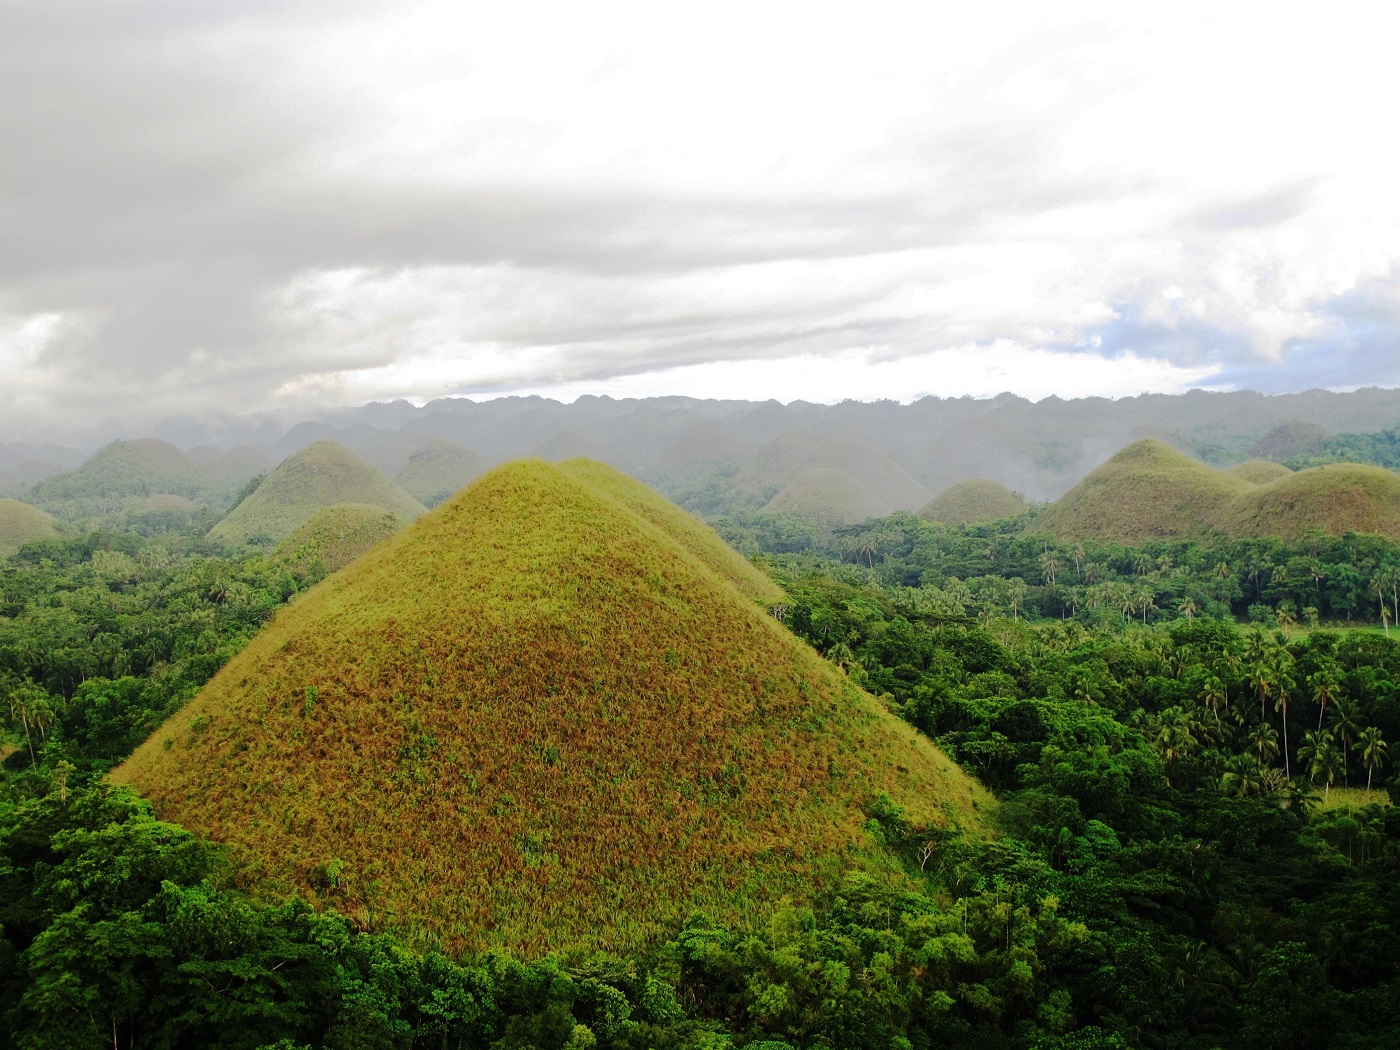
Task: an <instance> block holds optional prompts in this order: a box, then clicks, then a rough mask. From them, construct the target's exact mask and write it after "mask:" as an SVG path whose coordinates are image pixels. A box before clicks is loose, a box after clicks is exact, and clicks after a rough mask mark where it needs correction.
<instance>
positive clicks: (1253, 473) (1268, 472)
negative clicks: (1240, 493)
mask: <svg viewBox="0 0 1400 1050" xmlns="http://www.w3.org/2000/svg"><path fill="white" fill-rule="evenodd" d="M1225 473H1226V474H1233V475H1234V476H1235V477H1237V478H1243V479H1244V480H1245V481H1248V482H1249V483H1250V484H1252V485H1267V484H1268V483H1269V482H1271V481H1277V480H1278V479H1279V478H1286V477H1288V476H1289V475H1290V474H1292V473H1293V471H1291V470H1289V469H1288V468H1287V467H1285V466H1284V465H1283V464H1282V463H1272V462H1270V461H1269V460H1267V459H1250V460H1246V461H1245V462H1243V463H1236V464H1235V465H1234V466H1233V467H1226V468H1225Z"/></svg>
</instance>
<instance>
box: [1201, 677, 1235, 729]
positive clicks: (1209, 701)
mask: <svg viewBox="0 0 1400 1050" xmlns="http://www.w3.org/2000/svg"><path fill="white" fill-rule="evenodd" d="M1229 702H1230V694H1229V692H1228V691H1227V690H1226V688H1225V683H1224V682H1222V681H1221V680H1220V679H1219V678H1217V677H1215V676H1214V675H1211V676H1210V677H1209V678H1207V679H1206V681H1205V684H1204V685H1203V686H1201V703H1203V704H1205V705H1206V706H1207V707H1209V708H1210V710H1211V714H1213V715H1215V721H1216V724H1217V725H1218V724H1219V723H1220V709H1221V708H1222V707H1224V706H1226V705H1227V704H1229Z"/></svg>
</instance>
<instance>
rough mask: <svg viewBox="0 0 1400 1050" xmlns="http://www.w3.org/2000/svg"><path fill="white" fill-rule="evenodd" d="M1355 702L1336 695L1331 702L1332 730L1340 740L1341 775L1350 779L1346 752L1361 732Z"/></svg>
mask: <svg viewBox="0 0 1400 1050" xmlns="http://www.w3.org/2000/svg"><path fill="white" fill-rule="evenodd" d="M1357 717H1358V716H1357V711H1356V704H1355V703H1354V702H1353V701H1350V700H1348V699H1347V698H1346V697H1344V696H1341V695H1338V696H1337V699H1336V700H1334V701H1333V702H1332V732H1334V733H1336V734H1337V738H1338V739H1339V740H1341V742H1342V776H1343V778H1344V779H1350V775H1349V773H1348V771H1347V765H1346V757H1347V752H1348V751H1349V750H1351V749H1352V746H1353V744H1354V743H1355V742H1356V739H1357V736H1358V734H1359V733H1360V732H1361V723H1360V722H1359V721H1357Z"/></svg>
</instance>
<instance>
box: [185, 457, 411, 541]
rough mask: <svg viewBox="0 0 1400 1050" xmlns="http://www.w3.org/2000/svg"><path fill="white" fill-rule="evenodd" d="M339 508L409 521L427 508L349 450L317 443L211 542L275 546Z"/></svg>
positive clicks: (270, 480)
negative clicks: (375, 510)
mask: <svg viewBox="0 0 1400 1050" xmlns="http://www.w3.org/2000/svg"><path fill="white" fill-rule="evenodd" d="M338 503H367V504H370V505H371V506H375V507H379V508H381V509H382V510H384V511H387V512H388V513H390V514H395V515H397V516H398V517H400V518H403V519H405V520H412V519H413V518H416V517H418V515H420V514H422V513H423V505H422V504H421V503H419V502H418V501H417V500H416V499H414V498H413V497H412V496H410V495H409V494H408V493H407V492H405V491H404V490H403V489H401V488H399V487H398V486H397V485H395V484H394V483H393V482H392V481H390V480H389V479H388V478H386V477H385V476H384V475H383V474H381V473H380V472H379V471H378V470H377V469H376V468H375V467H374V466H373V465H371V464H369V463H367V462H365V461H364V460H363V459H361V458H360V457H359V456H357V455H355V453H353V452H351V451H350V450H349V449H348V448H346V447H345V446H343V445H338V444H336V443H335V442H334V441H317V442H316V443H315V444H312V445H308V446H307V447H306V448H304V449H302V450H301V451H300V452H298V453H296V454H295V455H293V456H290V457H288V458H287V459H286V460H284V461H283V462H282V464H281V466H279V467H278V468H277V469H276V470H275V471H273V472H272V473H271V474H269V475H268V477H267V480H265V481H264V482H263V483H262V484H261V485H259V486H258V487H257V488H256V489H255V490H254V491H253V493H252V495H250V496H249V497H248V498H247V499H245V500H244V501H243V502H242V503H240V504H239V505H238V506H237V507H235V508H234V509H233V511H232V512H231V513H230V514H229V515H228V517H226V518H224V520H223V521H221V522H219V523H218V524H217V525H215V526H214V527H213V528H212V529H210V530H209V537H210V538H211V539H215V540H220V541H222V542H224V543H228V544H234V545H238V544H244V543H251V542H273V543H275V542H277V541H279V540H283V539H285V538H286V537H287V536H289V535H291V534H292V533H293V532H295V531H296V530H297V529H298V528H300V527H301V526H302V525H304V524H306V523H307V522H308V521H310V520H311V519H312V518H314V517H315V516H316V515H317V514H318V513H319V512H321V511H322V510H325V509H326V508H327V507H333V506H335V505H336V504H338Z"/></svg>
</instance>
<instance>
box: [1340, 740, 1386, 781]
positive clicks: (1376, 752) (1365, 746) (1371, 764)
mask: <svg viewBox="0 0 1400 1050" xmlns="http://www.w3.org/2000/svg"><path fill="white" fill-rule="evenodd" d="M1352 750H1354V751H1358V752H1360V754H1361V764H1362V765H1363V766H1364V767H1365V768H1366V790H1367V791H1368V792H1369V791H1370V790H1371V778H1372V777H1373V776H1374V775H1375V773H1376V770H1378V769H1379V768H1380V767H1381V766H1382V765H1384V764H1385V761H1386V752H1387V751H1388V750H1389V748H1388V747H1387V746H1386V742H1385V741H1384V740H1383V739H1381V731H1380V730H1379V729H1377V728H1376V727H1375V726H1367V727H1366V728H1365V729H1363V730H1361V733H1360V735H1359V736H1357V738H1356V744H1355V745H1354V746H1353V748H1352ZM1343 757H1344V758H1345V755H1343Z"/></svg>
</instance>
